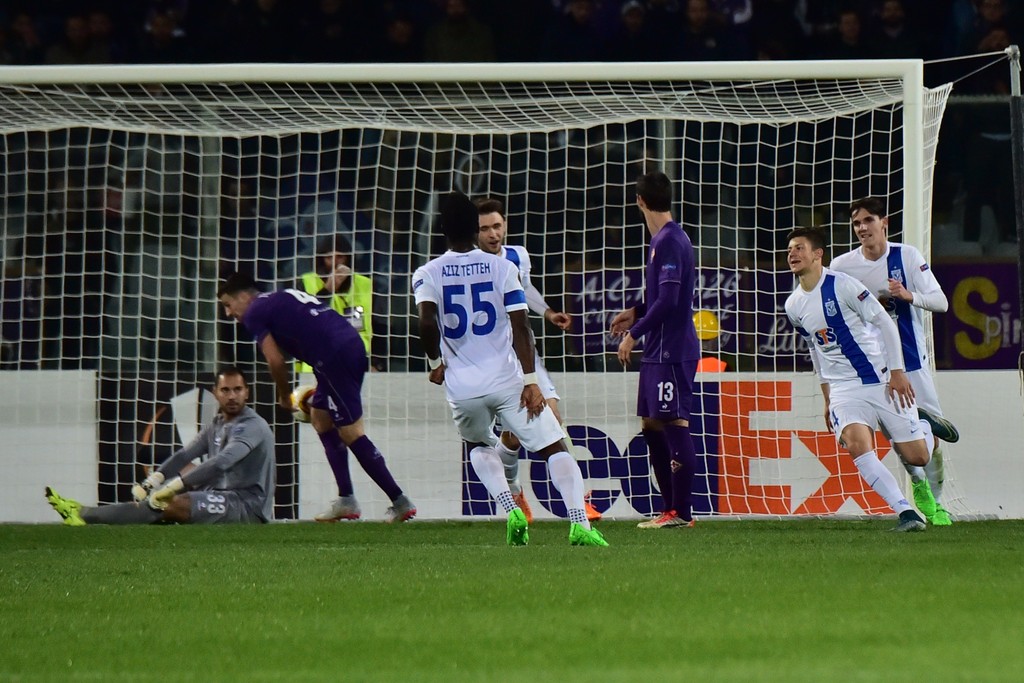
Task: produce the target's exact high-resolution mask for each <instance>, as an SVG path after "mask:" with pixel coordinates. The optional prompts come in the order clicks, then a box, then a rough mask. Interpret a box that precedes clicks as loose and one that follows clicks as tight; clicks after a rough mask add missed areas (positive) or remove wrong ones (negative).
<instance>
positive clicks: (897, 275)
mask: <svg viewBox="0 0 1024 683" xmlns="http://www.w3.org/2000/svg"><path fill="white" fill-rule="evenodd" d="M889 277H891V278H892V279H893V280H899V281H900V282H903V269H902V268H893V269H892V272H891V273H890V274H889Z"/></svg>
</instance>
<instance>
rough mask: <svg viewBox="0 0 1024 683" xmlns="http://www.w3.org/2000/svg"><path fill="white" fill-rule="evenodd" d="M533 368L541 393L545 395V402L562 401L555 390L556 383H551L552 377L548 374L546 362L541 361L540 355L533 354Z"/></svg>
mask: <svg viewBox="0 0 1024 683" xmlns="http://www.w3.org/2000/svg"><path fill="white" fill-rule="evenodd" d="M533 368H534V370H533V371H534V372H536V373H537V386H539V387H540V393H541V394H543V395H544V400H545V401H550V400H552V399H554V400H556V401H559V400H561V399H560V398H559V396H558V391H557V390H556V389H555V383H554V382H552V381H551V375H549V374H548V369H547V368H546V367H544V361H543V360H541V357H540V353H534V354H533Z"/></svg>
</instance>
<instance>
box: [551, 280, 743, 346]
mask: <svg viewBox="0 0 1024 683" xmlns="http://www.w3.org/2000/svg"><path fill="white" fill-rule="evenodd" d="M697 276H698V279H697V287H696V289H697V292H696V294H695V297H694V299H695V300H694V307H693V308H694V310H695V311H696V310H700V309H704V310H707V311H711V312H712V313H714V314H715V316H716V317H717V318H718V324H719V329H720V333H719V337H718V343H719V349H720V351H721V352H722V353H726V354H735V353H736V352H737V339H736V331H737V329H738V327H737V321H738V311H739V293H740V277H741V273H740V272H738V271H735V270H731V269H718V268H699V269H698V274H697ZM566 278H567V285H568V292H567V295H568V297H567V298H568V308H569V312H570V313H572V314H573V315H574V316H578V317H579V319H580V320H581V321H582V325H581V326H580V328H579V330H578V334H577V335H576V336H575V337H574V341H575V343H576V350H577V352H580V353H583V354H600V353H615V351H616V349H617V348H618V346H619V341H620V340H619V339H618V338H616V337H612V336H611V334H610V333H609V330H610V329H611V323H612V318H614V317H615V315H616V314H617V313H619V311H622V310H624V309H626V308H631V307H632V306H635V305H636V304H637V303H639V302H640V301H641V300H642V299H643V284H644V271H643V269H642V268H632V269H626V270H614V271H612V270H601V271H594V272H589V273H569V274H567V276H566ZM642 343H643V342H642V341H641V342H640V344H638V345H637V348H642Z"/></svg>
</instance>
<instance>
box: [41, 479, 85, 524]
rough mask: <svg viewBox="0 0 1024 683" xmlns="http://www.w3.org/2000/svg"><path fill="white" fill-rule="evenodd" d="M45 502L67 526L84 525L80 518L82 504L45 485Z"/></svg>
mask: <svg viewBox="0 0 1024 683" xmlns="http://www.w3.org/2000/svg"><path fill="white" fill-rule="evenodd" d="M46 502H47V503H49V504H50V507H52V508H53V509H54V510H55V511H56V512H57V514H58V515H60V516H61V518H62V519H63V520H64V524H66V525H67V526H85V520H84V519H82V516H81V514H80V513H81V512H82V504H81V503H79V502H78V501H77V500H71V499H70V498H64V497H62V496H60V495H59V494H58V493H57V492H56V491H54V490H53V489H51V488H50V487H49V486H47V487H46Z"/></svg>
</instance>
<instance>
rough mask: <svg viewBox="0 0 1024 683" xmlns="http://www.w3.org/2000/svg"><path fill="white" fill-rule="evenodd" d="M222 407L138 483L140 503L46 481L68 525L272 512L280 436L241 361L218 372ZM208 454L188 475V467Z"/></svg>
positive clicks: (228, 518) (208, 520)
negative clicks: (109, 500)
mask: <svg viewBox="0 0 1024 683" xmlns="http://www.w3.org/2000/svg"><path fill="white" fill-rule="evenodd" d="M213 394H214V396H215V397H216V398H217V403H219V404H220V412H219V414H218V415H217V417H215V418H214V420H213V422H212V423H211V424H210V425H208V426H207V427H206V428H205V429H203V430H202V431H201V432H199V434H198V435H197V436H196V438H195V439H194V440H193V441H192V443H190V444H189V445H187V446H185V447H184V448H181V449H179V450H178V451H176V452H175V453H174V454H173V455H172V456H171V457H169V458H168V459H167V460H166V461H165V462H164V463H163V464H162V465H161V466H160V468H159V469H158V470H156V471H155V472H153V473H152V474H150V475H149V476H148V477H146V479H145V481H143V482H141V483H138V484H135V485H134V486H133V487H132V496H133V497H134V498H135V502H131V503H118V504H116V505H104V506H101V507H86V506H84V505H82V504H81V503H79V502H77V501H74V500H71V499H69V498H63V497H61V496H60V495H58V494H57V493H56V492H55V491H54V490H53V489H51V488H49V487H47V489H46V500H47V501H48V502H49V503H50V505H51V506H52V507H53V509H54V510H56V511H57V514H59V515H60V516H61V517H62V518H63V519H64V523H65V524H67V525H69V526H84V525H86V524H152V523H153V522H158V521H163V522H179V523H182V524H225V523H260V522H268V521H270V519H271V518H272V516H273V495H274V435H273V433H272V432H271V431H270V425H268V424H267V421H266V420H264V419H263V418H262V417H260V416H259V415H258V414H256V411H254V410H253V409H252V408H249V407H247V406H246V401H247V400H248V399H249V386H248V384H247V383H246V381H245V376H244V375H243V374H242V371H241V370H239V369H238V368H234V367H229V368H225V369H223V370H221V371H220V372H218V373H217V381H216V384H215V385H214V392H213ZM204 455H207V456H209V457H208V458H207V459H206V460H205V461H203V462H202V463H200V464H199V465H198V466H196V467H194V468H192V469H191V470H189V471H188V472H187V473H185V474H181V472H182V470H183V468H184V467H185V466H186V465H188V464H189V463H191V462H192V461H193V460H194V459H195V458H198V457H200V456H204Z"/></svg>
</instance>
